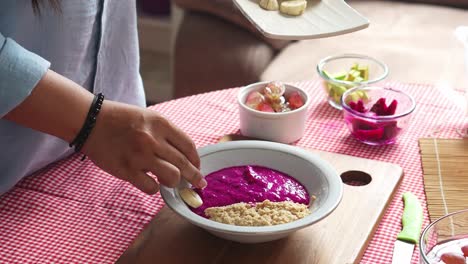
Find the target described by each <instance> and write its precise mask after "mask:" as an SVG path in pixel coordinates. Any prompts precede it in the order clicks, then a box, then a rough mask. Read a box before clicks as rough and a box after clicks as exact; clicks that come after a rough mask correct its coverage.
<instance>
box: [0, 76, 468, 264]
mask: <svg viewBox="0 0 468 264" xmlns="http://www.w3.org/2000/svg"><path fill="white" fill-rule="evenodd" d="M296 84H297V85H298V86H300V87H303V88H304V89H306V90H307V91H308V92H309V94H310V95H312V96H313V97H312V104H311V109H310V112H309V118H308V121H307V127H306V134H305V135H304V137H303V138H302V139H301V140H300V141H298V142H297V143H296V144H297V145H298V146H302V147H308V148H314V149H319V150H324V151H330V152H336V153H343V154H348V155H353V156H359V157H363V158H368V159H375V160H382V161H387V162H392V163H396V164H399V165H400V166H401V167H402V168H403V170H404V172H405V177H404V179H403V182H402V184H401V187H400V188H399V190H398V192H397V194H396V196H395V197H396V198H395V199H394V200H393V201H392V202H391V204H390V206H389V209H388V210H387V211H386V213H385V215H384V217H383V219H382V221H381V223H380V225H379V227H378V230H377V232H376V233H375V235H374V237H373V239H372V241H371V243H370V245H369V247H368V248H367V250H366V252H365V255H364V257H363V259H362V261H361V263H378V264H383V263H390V262H391V257H392V250H393V242H394V239H395V237H396V234H397V233H398V232H399V231H400V229H401V225H400V219H401V214H402V210H403V203H402V202H401V200H400V197H401V194H402V193H403V192H405V191H411V192H413V193H415V194H416V195H417V196H418V197H419V199H420V200H421V201H423V206H424V207H426V204H425V202H424V201H425V195H424V188H423V179H422V169H421V161H420V157H419V148H418V139H419V138H420V137H427V136H431V135H432V134H433V133H435V132H437V136H438V137H441V138H454V137H457V134H456V132H455V128H456V127H457V126H459V125H461V122H462V119H463V114H462V113H461V112H460V110H459V109H457V108H455V107H454V106H453V105H452V104H451V102H450V101H449V100H448V99H447V98H446V97H445V96H444V94H443V93H441V92H440V91H439V89H437V88H436V87H433V86H430V85H421V84H400V83H393V82H388V83H386V85H387V86H392V87H395V88H399V89H402V90H405V91H407V92H408V93H410V94H412V95H413V96H414V97H415V99H416V101H417V108H416V110H415V112H414V113H413V115H412V121H411V125H410V126H409V128H408V130H407V131H406V133H405V134H403V135H402V136H401V137H400V138H399V142H398V143H397V144H395V145H391V146H384V147H373V146H367V145H364V144H361V143H359V142H357V141H356V140H354V139H352V138H351V137H350V135H349V132H348V130H347V128H346V126H345V124H344V122H343V120H342V115H341V113H340V112H339V111H337V110H334V109H332V108H331V107H330V106H328V105H327V103H326V102H325V100H324V98H325V94H324V92H323V91H322V88H321V83H320V82H319V81H305V82H299V83H296ZM237 91H238V89H236V88H234V89H227V90H222V91H216V92H211V93H207V94H202V95H197V96H191V97H187V98H183V99H178V100H174V101H169V102H166V103H162V104H159V105H156V106H153V107H151V109H154V110H156V111H159V112H160V113H162V114H163V115H165V116H166V117H167V118H169V119H170V120H172V121H173V122H174V123H175V124H176V125H178V126H179V127H181V128H182V129H183V130H184V131H186V132H187V133H188V134H189V135H190V136H191V137H192V138H193V140H194V141H195V142H196V144H197V146H198V147H202V146H205V145H207V144H213V143H216V142H217V141H218V140H219V138H220V137H222V136H223V135H225V134H230V133H237V132H238V130H239V118H238V108H237V103H236V94H237ZM80 158H81V157H80V156H77V155H74V156H71V157H69V158H67V159H65V160H62V161H60V162H57V163H55V164H52V165H50V166H48V167H47V168H45V169H43V170H41V171H39V172H37V173H35V174H34V175H32V176H30V177H27V178H25V179H24V180H22V181H21V182H20V183H19V184H18V185H17V186H16V187H15V188H14V189H13V190H11V191H10V192H8V193H6V194H4V195H3V196H1V197H0V223H1V225H0V263H51V262H54V263H63V262H67V263H72V262H73V263H113V262H115V261H116V260H117V259H118V257H119V256H120V255H121V254H122V253H123V252H124V251H125V249H126V248H127V247H128V246H129V245H130V244H131V243H132V241H133V239H134V238H136V236H137V235H138V234H139V232H140V231H141V230H142V229H143V228H144V227H145V226H146V225H147V224H148V223H149V222H150V220H151V219H152V218H153V217H154V216H155V215H156V214H157V213H158V211H159V210H160V209H161V207H162V206H163V201H162V199H161V197H160V195H159V194H157V195H154V196H147V195H145V194H143V193H141V192H140V191H138V190H137V189H135V188H134V187H132V186H131V185H130V184H128V183H125V182H122V181H120V180H118V179H116V178H114V177H112V176H110V175H108V174H106V173H105V172H103V171H101V170H100V169H99V168H97V167H96V166H94V164H93V163H92V162H90V161H89V160H86V161H84V162H81V161H80ZM425 212H426V213H425V220H424V225H426V224H428V217H427V211H426V210H425ZM356 217H358V216H356ZM350 246H352V245H350ZM418 259H419V257H418V254H414V256H413V261H412V263H415V264H416V263H419V262H418ZM155 261H157V260H155Z"/></svg>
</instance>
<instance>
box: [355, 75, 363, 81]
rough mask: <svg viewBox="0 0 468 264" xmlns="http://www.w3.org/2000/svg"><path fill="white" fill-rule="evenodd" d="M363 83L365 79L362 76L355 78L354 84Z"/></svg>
mask: <svg viewBox="0 0 468 264" xmlns="http://www.w3.org/2000/svg"><path fill="white" fill-rule="evenodd" d="M363 81H364V78H362V77H361V76H358V77H356V78H354V82H363Z"/></svg>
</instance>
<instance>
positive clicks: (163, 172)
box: [149, 157, 180, 187]
mask: <svg viewBox="0 0 468 264" xmlns="http://www.w3.org/2000/svg"><path fill="white" fill-rule="evenodd" d="M149 171H151V173H153V174H154V175H156V177H158V181H159V183H161V184H162V185H164V186H167V187H176V186H177V185H178V184H179V182H180V170H179V169H178V168H177V167H175V166H174V165H172V164H171V163H169V162H167V161H165V160H163V159H160V158H158V157H155V158H154V161H153V162H152V166H151V168H149Z"/></svg>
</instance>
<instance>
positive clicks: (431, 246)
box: [419, 209, 468, 264]
mask: <svg viewBox="0 0 468 264" xmlns="http://www.w3.org/2000/svg"><path fill="white" fill-rule="evenodd" d="M462 247H464V249H465V254H463V253H464V252H463V250H462ZM466 247H468V209H465V210H462V211H458V212H454V213H451V214H448V215H445V216H443V217H441V218H439V219H437V220H435V221H434V222H432V223H431V224H430V225H428V226H427V227H426V228H425V229H424V230H423V232H422V234H421V238H420V239H419V253H420V258H419V260H420V263H421V264H436V263H437V264H441V263H445V264H450V263H465V261H466V258H465V256H468V252H466V251H467V248H466ZM447 253H451V254H455V255H458V259H459V262H454V261H455V260H453V258H457V257H454V256H453V255H452V256H451V258H452V262H451V261H445V262H443V261H442V260H441V258H444V257H442V255H444V254H447ZM446 257H447V256H446ZM462 259H463V260H464V262H460V261H461V260H462Z"/></svg>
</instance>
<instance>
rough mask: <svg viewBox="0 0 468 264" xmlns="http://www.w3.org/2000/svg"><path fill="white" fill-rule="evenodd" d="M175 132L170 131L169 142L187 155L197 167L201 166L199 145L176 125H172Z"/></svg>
mask: <svg viewBox="0 0 468 264" xmlns="http://www.w3.org/2000/svg"><path fill="white" fill-rule="evenodd" d="M172 128H173V132H174V133H169V134H168V135H167V140H168V141H169V143H170V144H171V145H172V146H174V147H175V148H176V149H177V150H178V151H180V152H181V153H182V154H183V155H185V156H186V157H187V159H188V160H189V161H190V163H192V164H193V165H194V166H195V167H196V168H198V169H199V168H200V157H199V156H198V152H197V147H196V146H195V143H193V141H192V140H191V139H190V137H189V136H187V134H185V133H184V132H183V131H182V130H180V129H179V128H177V127H176V126H172Z"/></svg>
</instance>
